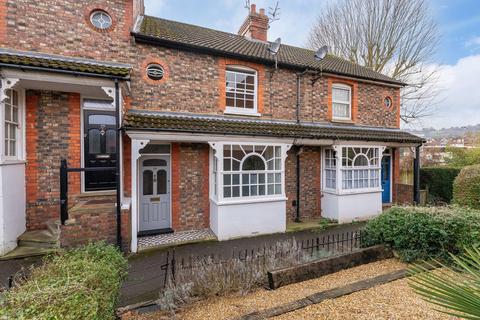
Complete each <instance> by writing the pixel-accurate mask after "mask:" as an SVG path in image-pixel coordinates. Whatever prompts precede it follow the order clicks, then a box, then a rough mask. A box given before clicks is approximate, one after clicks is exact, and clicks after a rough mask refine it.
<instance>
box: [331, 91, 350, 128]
mask: <svg viewBox="0 0 480 320" xmlns="http://www.w3.org/2000/svg"><path fill="white" fill-rule="evenodd" d="M332 118H333V120H352V88H351V87H350V86H347V85H344V84H340V83H334V84H333V85H332Z"/></svg>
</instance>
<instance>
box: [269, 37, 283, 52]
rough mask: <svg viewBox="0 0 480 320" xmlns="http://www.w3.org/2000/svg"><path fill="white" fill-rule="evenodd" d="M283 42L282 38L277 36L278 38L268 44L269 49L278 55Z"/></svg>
mask: <svg viewBox="0 0 480 320" xmlns="http://www.w3.org/2000/svg"><path fill="white" fill-rule="evenodd" d="M281 43H282V39H280V38H277V40H275V41H274V42H272V43H271V44H270V45H269V46H268V48H267V51H268V52H270V53H271V54H273V55H276V54H277V53H278V50H280V45H281Z"/></svg>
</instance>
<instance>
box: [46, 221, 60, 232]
mask: <svg viewBox="0 0 480 320" xmlns="http://www.w3.org/2000/svg"><path fill="white" fill-rule="evenodd" d="M47 230H48V231H50V233H51V234H53V235H58V234H59V233H60V220H50V221H48V222H47Z"/></svg>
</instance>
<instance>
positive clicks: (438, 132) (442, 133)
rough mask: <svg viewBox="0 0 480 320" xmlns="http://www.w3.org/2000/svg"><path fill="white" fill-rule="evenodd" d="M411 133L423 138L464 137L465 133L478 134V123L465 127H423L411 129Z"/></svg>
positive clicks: (479, 131)
mask: <svg viewBox="0 0 480 320" xmlns="http://www.w3.org/2000/svg"><path fill="white" fill-rule="evenodd" d="M410 132H412V133H413V134H416V135H419V136H422V137H425V138H427V139H428V138H457V137H465V136H467V135H475V134H480V124H477V125H474V126H465V127H451V128H442V129H434V128H423V129H422V130H411V131H410Z"/></svg>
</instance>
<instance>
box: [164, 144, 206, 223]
mask: <svg viewBox="0 0 480 320" xmlns="http://www.w3.org/2000/svg"><path fill="white" fill-rule="evenodd" d="M208 165H209V146H208V144H199V143H173V144H172V165H171V166H172V179H171V185H172V228H173V229H174V230H175V231H182V230H195V229H202V228H207V227H208V226H209V224H210V200H209V169H208Z"/></svg>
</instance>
